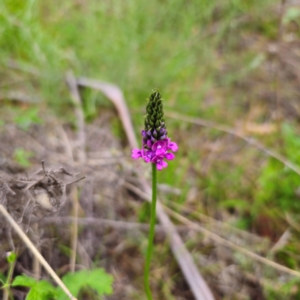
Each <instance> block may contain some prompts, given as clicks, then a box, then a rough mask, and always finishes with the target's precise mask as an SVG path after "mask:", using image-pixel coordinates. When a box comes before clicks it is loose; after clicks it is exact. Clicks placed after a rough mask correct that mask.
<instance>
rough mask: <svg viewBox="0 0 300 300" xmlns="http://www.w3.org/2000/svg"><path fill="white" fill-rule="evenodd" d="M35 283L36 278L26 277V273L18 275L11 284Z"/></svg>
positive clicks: (28, 284) (32, 284)
mask: <svg viewBox="0 0 300 300" xmlns="http://www.w3.org/2000/svg"><path fill="white" fill-rule="evenodd" d="M35 284H36V280H35V279H34V278H31V277H28V276H26V275H19V276H17V277H16V278H15V279H14V281H13V283H12V284H11V285H12V286H27V287H33V286H34V285H35Z"/></svg>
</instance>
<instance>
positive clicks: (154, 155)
mask: <svg viewBox="0 0 300 300" xmlns="http://www.w3.org/2000/svg"><path fill="white" fill-rule="evenodd" d="M149 148H150V147H149V146H148V142H147V143H146V144H144V145H143V148H142V150H140V149H133V150H132V158H133V159H138V158H143V159H144V161H145V162H146V163H150V162H151V163H154V164H156V168H157V170H159V171H161V170H162V169H164V168H166V167H167V166H168V164H167V163H166V162H165V161H164V159H166V160H173V159H174V158H175V155H174V154H173V153H172V152H170V151H173V152H176V151H177V150H178V146H177V144H176V143H174V142H170V139H169V138H166V139H164V140H159V141H157V142H155V143H154V144H153V145H152V147H151V149H149Z"/></svg>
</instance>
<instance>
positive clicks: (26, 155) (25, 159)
mask: <svg viewBox="0 0 300 300" xmlns="http://www.w3.org/2000/svg"><path fill="white" fill-rule="evenodd" d="M32 156H33V153H32V152H30V151H26V150H24V149H23V148H17V149H15V151H14V154H13V158H14V160H15V161H16V162H17V163H18V164H19V165H20V166H22V167H24V168H28V167H30V165H31V163H30V161H29V159H30V158H31V157H32Z"/></svg>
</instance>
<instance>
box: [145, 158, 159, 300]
mask: <svg viewBox="0 0 300 300" xmlns="http://www.w3.org/2000/svg"><path fill="white" fill-rule="evenodd" d="M156 186H157V177H156V164H152V202H151V217H150V231H149V237H148V249H147V255H146V262H145V273H144V284H145V291H146V295H147V298H148V300H152V294H151V290H150V284H149V272H150V262H151V256H152V252H153V239H154V233H155V222H156Z"/></svg>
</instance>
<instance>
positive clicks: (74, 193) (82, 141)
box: [66, 71, 86, 272]
mask: <svg viewBox="0 0 300 300" xmlns="http://www.w3.org/2000/svg"><path fill="white" fill-rule="evenodd" d="M66 81H67V84H68V86H69V89H70V93H71V97H72V101H73V103H74V106H75V115H76V117H77V123H78V142H79V151H78V162H79V163H80V164H82V165H84V163H85V161H86V153H85V147H86V138H85V124H84V114H83V111H82V101H81V97H80V94H79V90H78V86H77V83H76V78H75V76H74V74H73V73H72V72H71V71H69V72H68V73H67V74H66ZM70 158H71V159H72V160H73V161H74V157H73V156H72V157H70ZM71 198H72V202H73V212H72V215H73V216H74V217H75V220H74V222H73V226H72V234H71V238H72V252H71V256H70V265H71V272H74V271H75V264H76V254H77V246H78V245H77V244H78V214H79V200H78V189H77V187H76V186H74V187H73V188H72V190H71Z"/></svg>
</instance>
